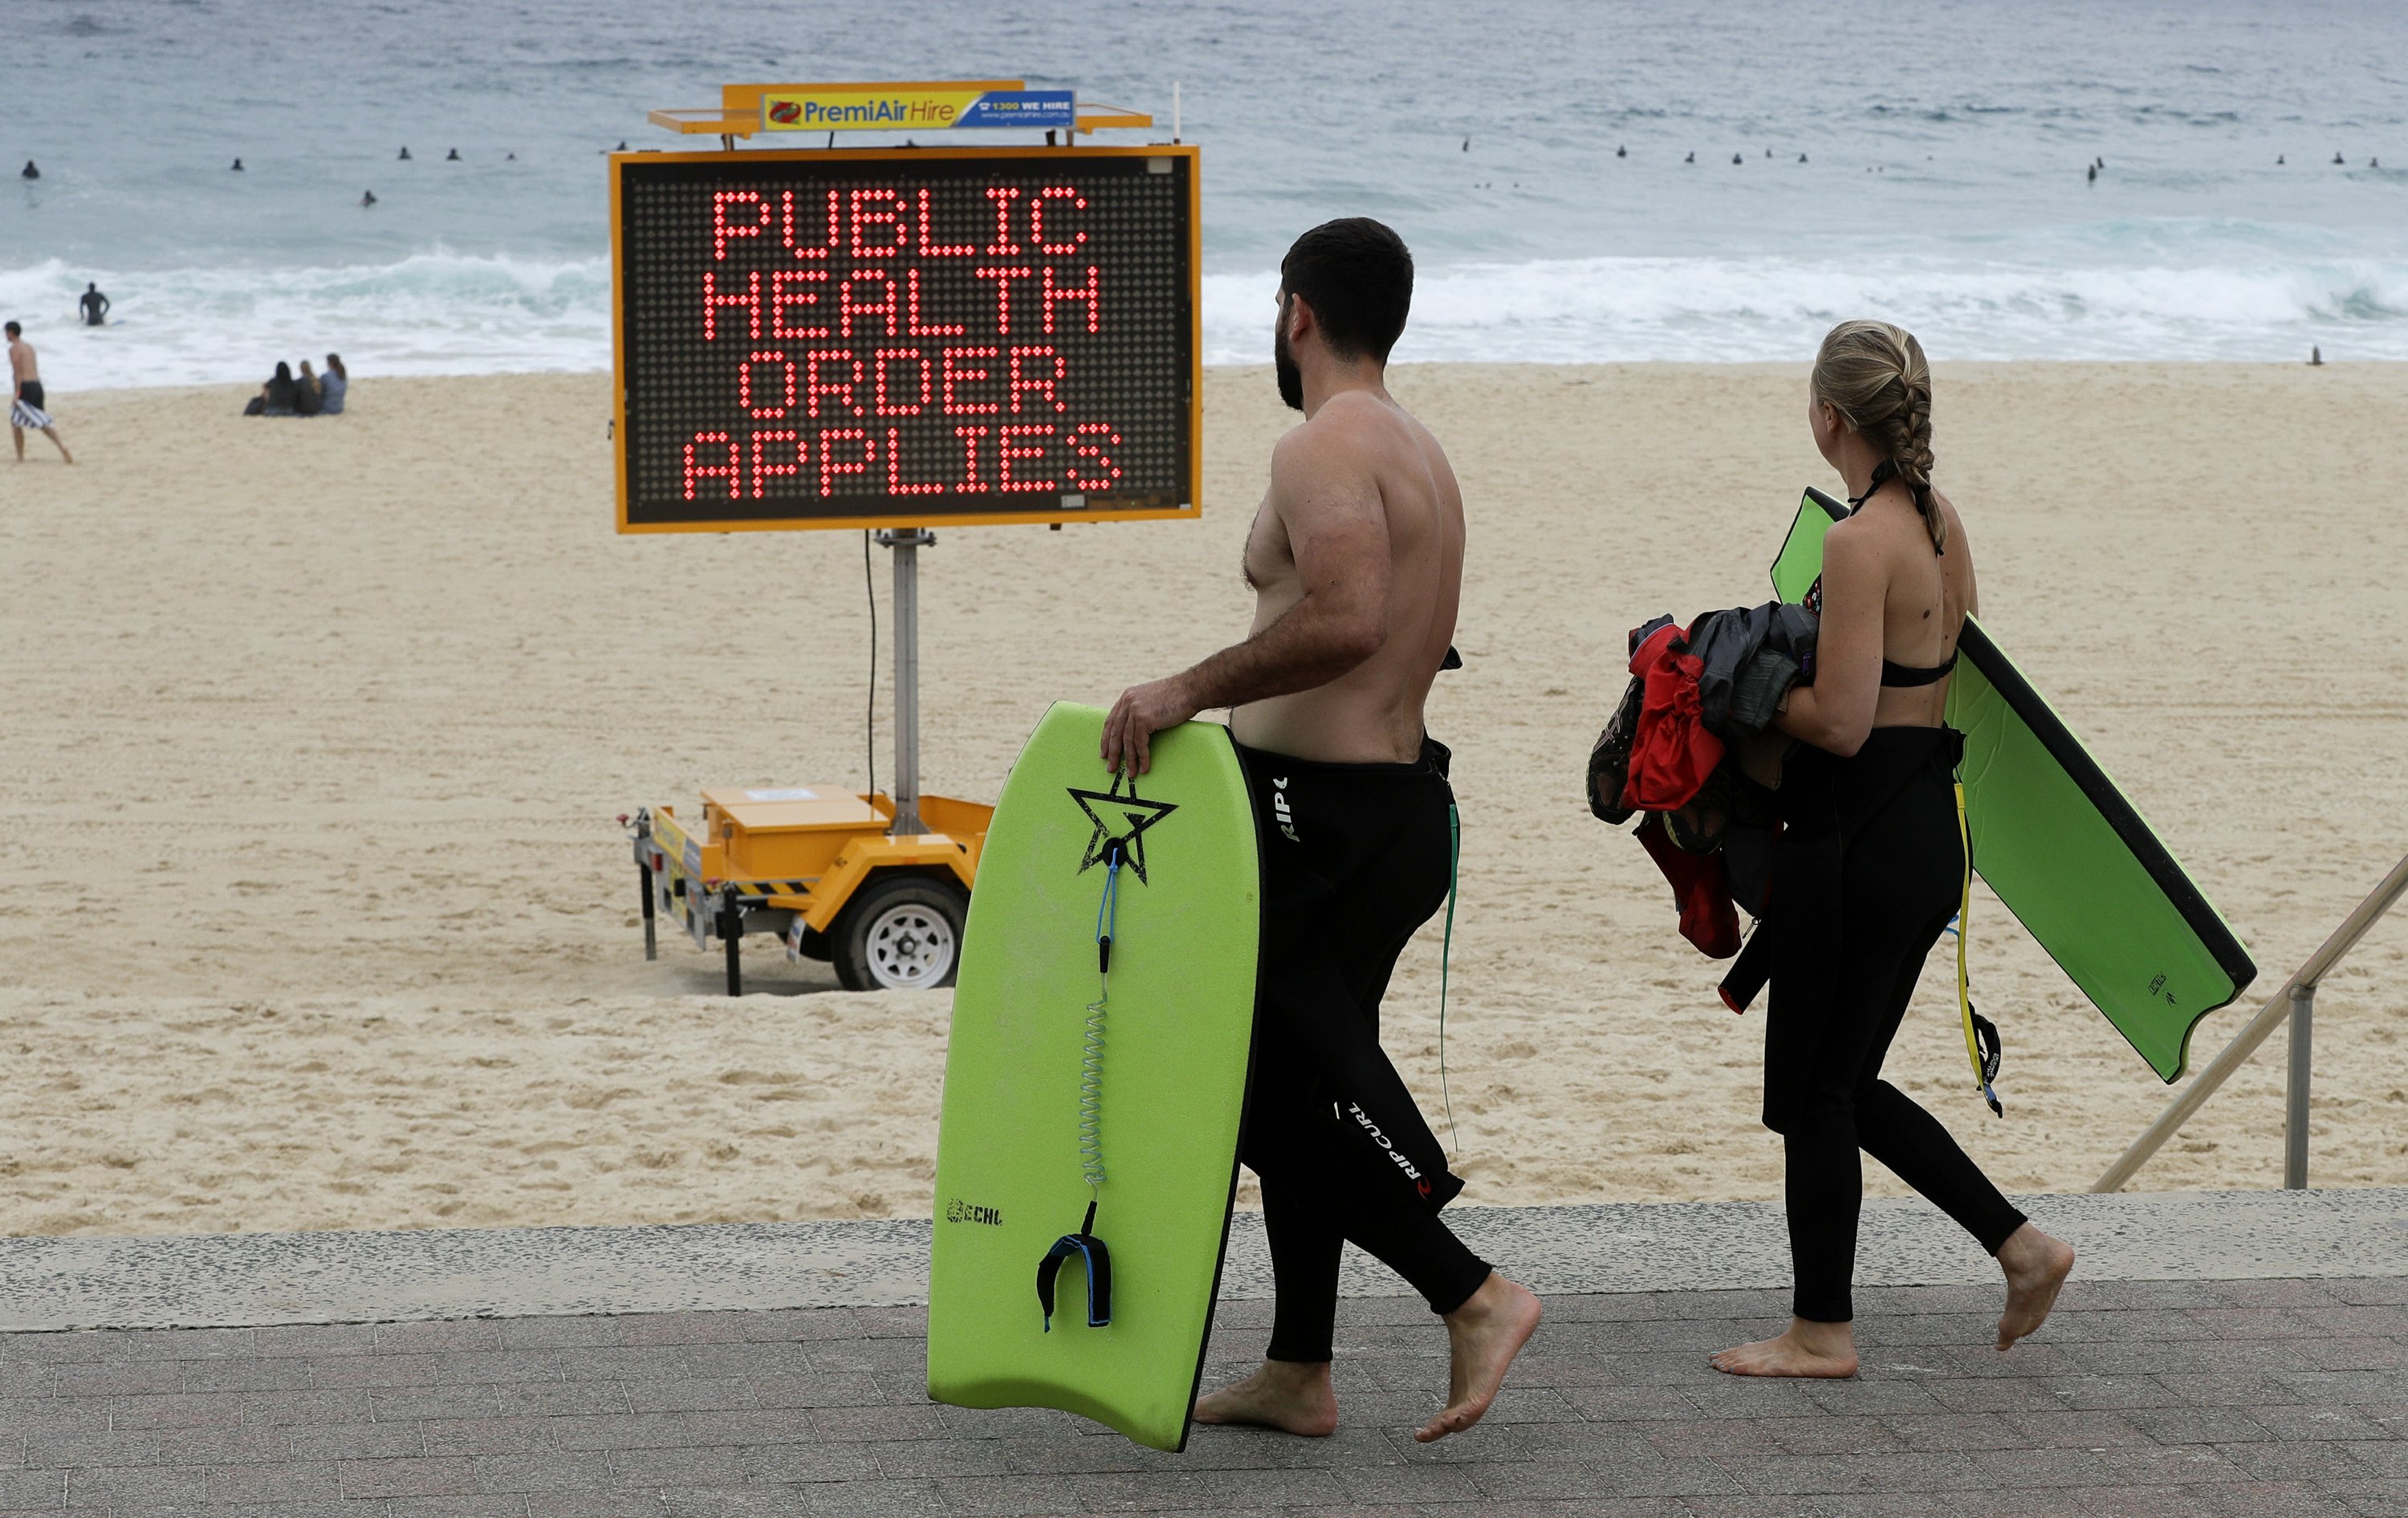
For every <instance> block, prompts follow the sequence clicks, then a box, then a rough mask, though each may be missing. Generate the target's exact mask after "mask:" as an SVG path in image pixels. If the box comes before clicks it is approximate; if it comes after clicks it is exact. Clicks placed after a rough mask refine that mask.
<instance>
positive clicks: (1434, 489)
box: [1103, 218, 1540, 1443]
mask: <svg viewBox="0 0 2408 1518" xmlns="http://www.w3.org/2000/svg"><path fill="white" fill-rule="evenodd" d="M1412 279H1413V265H1412V255H1411V254H1410V253H1408V252H1407V251H1405V245H1404V243H1403V242H1402V241H1401V240H1399V239H1398V236H1397V235H1396V234H1395V233H1394V232H1391V231H1390V230H1388V228H1386V227H1384V226H1383V225H1381V224H1380V223H1379V222H1372V221H1366V220H1362V219H1359V218H1358V219H1350V220H1347V221H1340V222H1329V223H1327V224H1326V225H1323V226H1319V227H1315V228H1314V229H1313V230H1312V231H1311V232H1308V233H1306V234H1305V235H1304V236H1301V237H1299V238H1297V241H1296V246H1295V247H1293V248H1291V249H1289V250H1288V253H1287V257H1286V258H1285V259H1284V260H1283V261H1282V263H1281V265H1280V296H1279V325H1278V328H1277V331H1276V333H1275V335H1274V338H1273V341H1272V346H1271V351H1272V356H1273V358H1274V360H1275V363H1276V366H1277V370H1278V376H1279V387H1280V397H1281V399H1283V400H1284V401H1286V402H1287V404H1288V405H1290V406H1292V407H1295V408H1297V409H1298V410H1300V411H1302V412H1303V413H1304V417H1305V420H1304V424H1303V425H1302V426H1299V427H1297V428H1296V429H1295V430H1294V431H1292V432H1290V433H1289V434H1287V436H1286V437H1283V438H1281V439H1280V441H1279V445H1278V446H1277V447H1276V448H1275V449H1273V450H1272V451H1271V480H1270V490H1269V494H1267V495H1266V496H1265V497H1264V499H1263V504H1262V506H1261V508H1259V509H1258V510H1257V511H1256V513H1255V515H1254V529H1253V531H1252V533H1251V534H1250V535H1249V536H1248V538H1247V541H1246V555H1245V572H1246V580H1247V582H1248V583H1249V584H1251V585H1252V586H1253V587H1254V594H1255V607H1254V630H1253V632H1252V633H1251V634H1250V635H1249V636H1248V637H1247V638H1246V640H1245V641H1244V642H1242V643H1240V644H1238V645H1236V646H1235V647H1232V648H1226V649H1224V650H1222V651H1221V652H1218V653H1215V654H1213V655H1212V656H1211V658H1209V659H1206V660H1205V661H1203V662H1202V663H1201V664H1198V665H1197V666H1194V667H1193V668H1191V669H1187V670H1183V671H1182V672H1181V673H1179V674H1176V675H1173V676H1171V677H1170V678H1169V679H1168V680H1155V681H1154V682H1153V683H1151V684H1147V685H1135V686H1131V687H1130V688H1129V689H1128V690H1126V691H1125V692H1123V693H1122V695H1121V698H1120V700H1119V701H1118V702H1117V703H1115V704H1114V706H1113V707H1112V710H1111V716H1110V717H1108V718H1107V719H1106V720H1105V723H1104V741H1103V758H1104V763H1105V765H1106V766H1107V767H1108V768H1111V769H1115V770H1124V771H1126V772H1128V773H1133V774H1142V773H1144V771H1145V769H1146V766H1147V761H1148V745H1149V740H1150V739H1151V738H1152V737H1153V735H1154V734H1155V733H1158V732H1161V731H1162V730H1164V729H1165V728H1168V727H1175V726H1177V725H1178V724H1179V723H1183V722H1185V721H1187V720H1188V719H1189V718H1191V717H1193V716H1195V715H1196V714H1197V712H1199V711H1204V710H1209V709H1215V708H1220V707H1227V708H1230V709H1232V710H1231V714H1230V720H1229V726H1230V730H1231V733H1232V734H1233V736H1234V737H1235V738H1237V740H1238V752H1239V756H1240V760H1241V761H1242V762H1243V765H1244V768H1245V772H1246V778H1247V784H1248V787H1249V789H1250V790H1252V791H1253V793H1254V815H1255V818H1256V821H1257V826H1258V828H1259V830H1260V838H1261V849H1262V860H1263V933H1262V951H1261V952H1262V964H1263V975H1262V985H1263V991H1262V999H1261V1004H1260V1006H1259V1007H1258V1008H1257V1009H1256V1012H1255V1026H1254V1048H1255V1055H1254V1086H1253V1093H1252V1096H1251V1106H1250V1109H1249V1110H1248V1113H1247V1118H1246V1138H1245V1153H1244V1154H1243V1155H1242V1158H1243V1159H1244V1160H1245V1163H1246V1166H1247V1167H1248V1168H1250V1169H1252V1170H1253V1171H1254V1174H1255V1175H1256V1176H1257V1177H1259V1178H1260V1179H1261V1181H1262V1188H1263V1223H1264V1227H1265V1230H1266V1232H1267V1233H1268V1235H1269V1241H1270V1250H1271V1265H1272V1271H1273V1276H1274V1278H1275V1281H1276V1287H1277V1296H1278V1306H1277V1313H1276V1317H1275V1320H1274V1323H1273V1326H1272V1329H1271V1341H1270V1348H1269V1353H1268V1356H1267V1357H1266V1358H1265V1360H1264V1361H1263V1365H1262V1368H1261V1369H1259V1370H1257V1371H1255V1372H1254V1374H1253V1375H1252V1376H1249V1377H1247V1378H1246V1379H1245V1380H1243V1381H1241V1382H1238V1383H1237V1384H1235V1385H1233V1386H1227V1387H1224V1388H1222V1389H1221V1390H1219V1391H1217V1392H1214V1393H1212V1394H1211V1395H1210V1396H1205V1397H1203V1398H1201V1399H1199V1400H1198V1401H1197V1404H1196V1417H1197V1420H1198V1421H1199V1422H1202V1423H1247V1424H1261V1425H1268V1426H1269V1427H1273V1428H1280V1429H1284V1430H1286V1431H1287V1432H1289V1433H1292V1434H1306V1435H1324V1434H1327V1433H1330V1432H1331V1431H1333V1430H1334V1429H1335V1428H1336V1427H1337V1426H1338V1399H1337V1396H1336V1394H1335V1393H1334V1391H1333V1390H1332V1388H1331V1385H1330V1379H1329V1360H1330V1354H1331V1348H1332V1338H1333V1335H1334V1332H1335V1326H1334V1325H1335V1320H1336V1315H1337V1305H1338V1264H1339V1255H1340V1249H1341V1247H1342V1245H1343V1243H1344V1241H1345V1240H1346V1239H1353V1240H1354V1241H1355V1243H1356V1244H1357V1245H1358V1246H1360V1247H1361V1248H1363V1249H1364V1250H1366V1251H1368V1252H1369V1253H1371V1254H1373V1255H1375V1256H1377V1257H1378V1258H1379V1259H1380V1260H1382V1261H1383V1262H1384V1263H1385V1264H1386V1265H1388V1267H1390V1268H1392V1269H1394V1270H1395V1271H1397V1273H1398V1274H1399V1275H1401V1276H1403V1277H1404V1278H1405V1279H1406V1280H1407V1281H1408V1282H1412V1285H1413V1286H1414V1288H1415V1289H1416V1290H1418V1291H1420V1292H1421V1294H1422V1295H1423V1296H1425V1297H1426V1298H1427V1299H1428V1301H1429V1304H1430V1310H1432V1311H1434V1312H1437V1313H1439V1314H1441V1316H1442V1317H1443V1318H1444V1319H1445V1322H1446V1329H1447V1339H1448V1344H1449V1347H1450V1349H1451V1351H1452V1353H1453V1366H1452V1369H1451V1373H1450V1376H1449V1384H1448V1388H1447V1399H1446V1405H1445V1407H1444V1408H1443V1409H1441V1411H1439V1412H1438V1413H1437V1415H1436V1416H1434V1417H1432V1418H1431V1419H1430V1420H1429V1421H1428V1422H1427V1423H1426V1424H1425V1425H1423V1426H1422V1427H1421V1429H1420V1430H1419V1431H1418V1432H1416V1433H1415V1434H1414V1436H1413V1437H1414V1438H1415V1439H1420V1440H1421V1441H1422V1442H1424V1443H1427V1442H1429V1441H1430V1440H1432V1439H1441V1438H1444V1437H1445V1436H1446V1435H1448V1434H1452V1433H1459V1432H1461V1431H1462V1430H1464V1429H1466V1428H1469V1427H1470V1426H1471V1425H1473V1424H1475V1423H1477V1422H1479V1421H1480V1417H1481V1415H1482V1414H1483V1413H1484V1412H1486V1411H1488V1407H1489V1404H1490V1403H1491V1402H1492V1401H1494V1400H1495V1398H1496V1396H1497V1391H1498V1387H1499V1386H1501V1385H1502V1384H1503V1383H1504V1380H1505V1370H1506V1368H1507V1367H1508V1366H1509V1365H1511V1364H1512V1360H1513V1356H1514V1355H1515V1354H1516V1353H1519V1352H1520V1350H1521V1348H1522V1345H1523V1344H1524V1343H1525V1342H1526V1341H1527V1339H1529V1337H1530V1335H1531V1332H1532V1331H1533V1330H1535V1329H1536V1328H1537V1327H1538V1325H1539V1311H1540V1310H1539V1300H1538V1298H1537V1297H1535V1296H1531V1295H1530V1294H1529V1293H1528V1292H1527V1291H1525V1290H1524V1289H1523V1288H1522V1287H1520V1286H1518V1285H1516V1284H1514V1283H1513V1282H1510V1281H1508V1280H1506V1279H1505V1278H1504V1277H1502V1276H1500V1275H1498V1274H1497V1273H1496V1272H1494V1271H1493V1270H1491V1269H1490V1268H1489V1267H1487V1265H1485V1264H1484V1263H1483V1262H1482V1261H1481V1260H1480V1259H1479V1258H1478V1257H1477V1256H1475V1255H1473V1254H1472V1253H1471V1252H1470V1251H1469V1250H1468V1249H1466V1248H1465V1247H1464V1246H1463V1244H1462V1242H1461V1241H1460V1240H1459V1239H1456V1238H1455V1234H1454V1232H1453V1231H1452V1230H1451V1229H1449V1228H1448V1227H1447V1226H1446V1224H1444V1223H1442V1222H1441V1221H1440V1219H1439V1215H1438V1213H1439V1209H1440V1208H1441V1207H1443V1206H1445V1205H1446V1203H1448V1202H1449V1201H1451V1200H1453V1199H1454V1197H1455V1194H1456V1193H1458V1192H1460V1191H1461V1190H1462V1189H1463V1182H1462V1181H1460V1180H1458V1179H1456V1178H1455V1176H1453V1175H1451V1174H1449V1173H1448V1171H1447V1167H1446V1152H1445V1150H1444V1149H1443V1148H1441V1146H1440V1144H1439V1141H1438V1138H1437V1137H1436V1135H1434V1134H1432V1133H1431V1132H1430V1129H1429V1124H1427V1123H1426V1122H1424V1121H1423V1119H1422V1115H1421V1113H1420V1111H1419V1110H1417V1109H1416V1108H1415V1107H1414V1105H1413V1100H1412V1095H1411V1093H1409V1092H1408V1091H1407V1090H1406V1089H1405V1083H1404V1081H1403V1080H1402V1079H1401V1078H1399V1077H1398V1074H1397V1071H1396V1068H1395V1067H1394V1066H1392V1065H1391V1064H1389V1062H1388V1058H1387V1055H1386V1053H1384V1052H1383V1050H1382V1049H1381V1048H1380V1042H1379V1011H1380V998H1381V996H1382V995H1383V993H1384V992H1385V991H1386V990H1387V985H1388V976H1389V973H1390V971H1392V970H1393V969H1394V968H1395V967H1396V963H1397V956H1398V954H1399V953H1401V952H1403V950H1404V946H1405V943H1406V940H1408V939H1409V938H1412V934H1413V931H1414V929H1416V928H1418V927H1420V926H1421V925H1422V924H1424V923H1426V922H1427V921H1429V919H1430V918H1431V916H1432V915H1433V914H1435V913H1436V912H1437V910H1438V909H1439V907H1440V905H1441V903H1442V902H1443V901H1444V900H1445V899H1446V893H1447V889H1448V885H1449V877H1450V872H1451V864H1452V856H1451V851H1452V835H1451V826H1452V824H1451V814H1452V812H1453V809H1454V805H1455V795H1454V792H1453V791H1452V790H1451V789H1449V787H1448V784H1447V778H1446V776H1447V764H1448V759H1449V755H1448V752H1447V751H1446V749H1445V747H1444V746H1443V745H1441V744H1439V743H1437V742H1435V741H1433V740H1432V739H1431V738H1429V736H1428V735H1427V734H1426V732H1425V731H1424V729H1423V725H1422V708H1423V703H1424V701H1425V700H1426V698H1427V696H1428V695H1429V688H1430V682H1431V681H1432V680H1434V679H1436V678H1437V675H1438V671H1439V668H1440V666H1441V663H1442V662H1443V661H1444V659H1445V657H1446V653H1447V647H1448V643H1449V641H1450V640H1451V639H1452V638H1453V637H1454V635H1455V606H1456V601H1457V599H1458V597H1459V595H1460V594H1461V591H1462V585H1463V497H1462V494H1461V492H1460V491H1458V490H1457V489H1456V486H1455V474H1454V471H1453V470H1451V469H1450V468H1449V467H1448V466H1447V462H1446V455H1445V453H1444V452H1443V451H1441V450H1440V448H1439V445H1438V439H1437V438H1435V437H1431V436H1430V434H1429V432H1428V430H1427V429H1426V428H1425V427H1424V426H1423V425H1422V424H1421V423H1420V422H1416V421H1414V420H1413V418H1412V416H1411V415H1410V414H1408V413H1407V412H1406V410H1405V408H1403V407H1401V406H1398V404H1397V403H1396V401H1395V400H1394V399H1393V398H1391V397H1390V395H1389V394H1388V392H1387V388H1386V386H1385V383H1384V380H1383V375H1384V371H1385V368H1386V365H1387V358H1388V351H1389V349H1390V348H1392V347H1394V346H1395V344H1396V340H1397V337H1398V334H1399V333H1401V332H1403V331H1404V327H1405V313H1406V310H1407V308H1409V307H1410V306H1411V304H1412Z"/></svg>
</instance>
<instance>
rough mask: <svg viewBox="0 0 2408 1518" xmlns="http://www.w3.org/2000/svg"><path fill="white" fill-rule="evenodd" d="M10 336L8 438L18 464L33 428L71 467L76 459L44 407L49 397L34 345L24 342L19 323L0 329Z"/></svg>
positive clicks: (21, 460)
mask: <svg viewBox="0 0 2408 1518" xmlns="http://www.w3.org/2000/svg"><path fill="white" fill-rule="evenodd" d="M0 331H5V332H6V333H7V335H8V377H9V379H10V380H12V381H13V384H12V386H11V389H10V399H9V402H8V436H9V437H10V438H11V439H12V440H13V441H14V442H15V443H16V445H17V462H18V463H20V464H22V463H24V462H25V429H26V428H27V427H31V428H33V429H34V430H35V431H36V432H38V433H40V434H41V435H42V436H43V437H47V438H49V439H50V444H51V446H52V447H54V448H56V449H57V450H58V451H59V457H61V458H63V459H65V460H66V462H68V463H69V464H73V463H74V462H75V455H74V454H73V453H70V452H68V451H67V445H66V443H65V440H64V439H63V438H61V437H59V429H58V426H57V424H56V423H54V422H51V420H50V412H48V411H46V410H44V409H43V406H44V405H45V404H46V403H47V402H48V401H49V399H50V397H49V396H48V395H46V394H43V393H42V365H41V362H40V357H39V355H37V354H36V352H35V351H34V345H33V344H32V343H29V342H27V341H26V340H25V329H24V328H23V327H21V326H19V325H18V324H17V323H16V322H8V323H7V325H6V326H5V327H0Z"/></svg>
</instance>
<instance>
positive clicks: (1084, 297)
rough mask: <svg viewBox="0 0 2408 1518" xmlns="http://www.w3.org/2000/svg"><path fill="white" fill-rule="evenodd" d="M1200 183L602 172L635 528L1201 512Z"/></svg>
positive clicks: (1145, 171) (930, 172) (786, 169)
mask: <svg viewBox="0 0 2408 1518" xmlns="http://www.w3.org/2000/svg"><path fill="white" fill-rule="evenodd" d="M1196 168H1197V160H1196V150H1195V149H1194V148H1193V147H1146V148H984V149H980V148H946V149H916V150H915V149H876V150H857V151H848V150H834V151H803V152H764V151H741V152H716V153H625V154H614V155H612V157H611V160H610V176H611V179H610V244H611V268H612V274H613V278H614V287H613V288H614V294H615V297H616V312H615V330H614V333H613V343H612V351H613V357H614V361H615V377H616V379H617V381H618V384H617V406H618V413H617V415H618V420H617V424H616V426H615V428H614V431H613V436H614V437H616V439H617V443H618V451H619V458H618V466H619V529H620V531H622V532H728V531H738V530H744V529H751V528H810V527H864V526H933V525H938V524H941V523H955V524H958V523H972V522H982V523H1005V522H1068V521H1093V520H1114V519H1126V518H1137V517H1179V516H1193V515H1195V514H1196V513H1197V509H1198V507H1199V504H1200V501H1201V497H1202V492H1201V489H1200V485H1201V473H1202V455H1201V450H1200V446H1199V445H1200V441H1201V439H1200V436H1199V434H1200V415H1201V412H1200V407H1201V400H1202V390H1201V380H1202V371H1201V368H1200V362H1201V321H1200V314H1199V308H1198V301H1197V279H1198V269H1197V179H1196Z"/></svg>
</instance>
